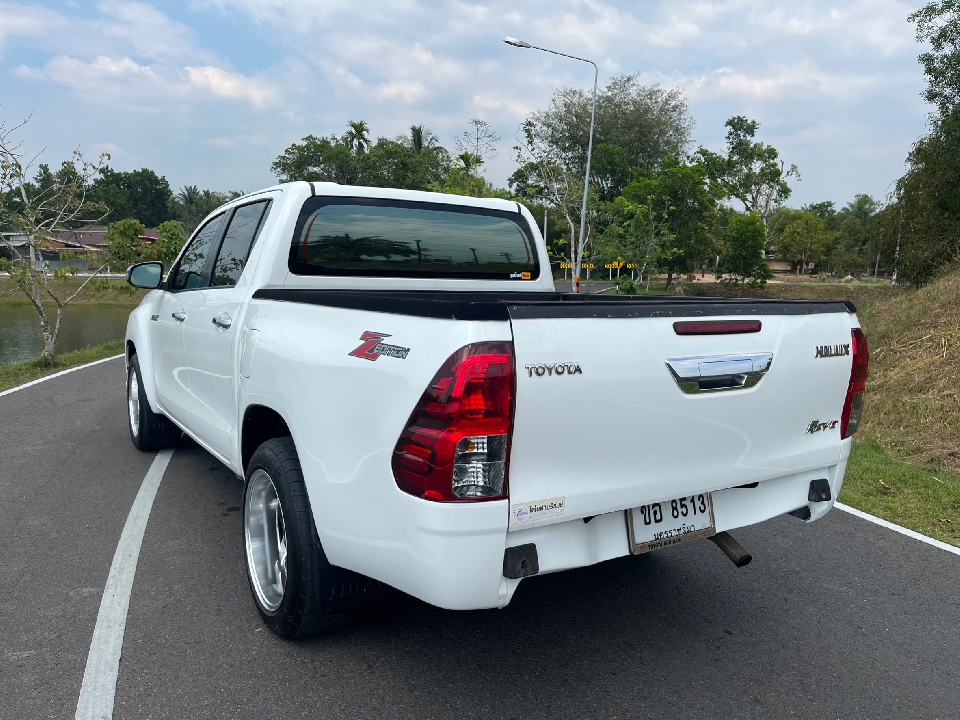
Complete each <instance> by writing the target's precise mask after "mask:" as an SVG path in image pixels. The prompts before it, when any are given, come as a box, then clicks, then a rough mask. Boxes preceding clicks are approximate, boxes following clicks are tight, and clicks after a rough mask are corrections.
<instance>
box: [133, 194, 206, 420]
mask: <svg viewBox="0 0 960 720" xmlns="http://www.w3.org/2000/svg"><path fill="white" fill-rule="evenodd" d="M223 219H224V214H223V213H221V214H220V215H218V216H217V217H215V218H212V219H211V220H210V221H208V222H207V223H205V224H204V225H203V227H201V228H200V229H199V230H198V231H197V232H196V233H195V234H194V236H193V238H192V239H191V241H190V244H189V245H188V246H187V249H186V251H185V252H184V253H183V255H182V256H181V257H180V261H179V262H178V263H177V264H176V265H175V266H174V267H173V269H172V270H171V271H170V275H169V277H168V278H167V282H166V285H165V287H164V290H163V292H162V293H161V294H160V298H159V300H158V301H157V305H156V306H155V308H154V313H153V316H152V319H153V320H154V322H153V323H151V325H152V333H151V336H152V337H151V340H152V345H153V353H154V386H155V387H156V390H157V397H158V399H159V401H160V405H161V406H162V408H163V411H164V413H166V414H167V415H169V416H170V417H172V418H173V419H174V420H177V421H178V422H180V423H182V424H187V423H188V421H189V418H188V414H189V405H190V386H189V373H188V372H187V363H186V355H185V352H184V337H183V323H184V322H185V321H186V319H187V317H188V316H189V314H190V311H191V308H190V305H191V302H192V301H193V300H195V297H196V292H197V290H198V289H199V288H200V287H201V286H202V285H204V284H205V283H206V280H205V279H204V277H205V276H204V271H205V269H206V266H207V262H208V259H209V255H210V252H211V250H212V249H213V248H215V247H216V240H217V239H218V238H219V237H220V230H221V228H222V226H223Z"/></svg>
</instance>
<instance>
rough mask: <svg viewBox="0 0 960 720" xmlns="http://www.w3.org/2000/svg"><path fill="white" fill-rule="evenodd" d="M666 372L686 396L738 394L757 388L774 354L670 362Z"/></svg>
mask: <svg viewBox="0 0 960 720" xmlns="http://www.w3.org/2000/svg"><path fill="white" fill-rule="evenodd" d="M666 362H667V368H669V370H670V373H671V374H672V375H673V379H674V380H676V381H677V385H679V386H680V390H682V391H683V392H684V393H687V394H695V393H702V392H719V391H721V390H740V389H742V388H749V387H753V386H754V385H756V384H757V383H758V382H760V380H761V379H763V376H764V375H766V373H767V371H768V370H769V369H770V365H771V364H772V363H773V353H751V354H747V355H714V356H702V357H689V358H670V359H668V360H667V361H666Z"/></svg>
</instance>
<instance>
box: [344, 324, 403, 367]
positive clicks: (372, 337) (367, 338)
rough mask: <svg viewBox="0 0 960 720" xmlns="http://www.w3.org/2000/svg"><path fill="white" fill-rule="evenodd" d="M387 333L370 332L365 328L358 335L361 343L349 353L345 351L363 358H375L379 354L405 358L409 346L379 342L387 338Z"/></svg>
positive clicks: (400, 358)
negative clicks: (363, 331)
mask: <svg viewBox="0 0 960 720" xmlns="http://www.w3.org/2000/svg"><path fill="white" fill-rule="evenodd" d="M388 337H390V336H389V335H386V334H385V333H378V332H370V331H369V330H367V331H366V332H365V333H363V335H361V336H360V339H361V340H363V344H362V345H361V346H360V347H358V348H357V349H356V350H354V351H353V352H351V353H347V354H348V355H350V356H352V357H358V358H363V359H364V360H376V359H377V358H378V357H380V356H381V355H386V356H387V357H392V358H397V359H399V360H406V359H407V353H409V352H410V348H405V347H400V346H399V345H388V344H387V343H385V342H380V341H381V340H382V339H383V338H388Z"/></svg>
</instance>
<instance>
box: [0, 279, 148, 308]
mask: <svg viewBox="0 0 960 720" xmlns="http://www.w3.org/2000/svg"><path fill="white" fill-rule="evenodd" d="M83 280H84V279H83V278H78V277H66V278H64V279H62V280H54V281H52V282H51V283H50V289H51V290H53V292H55V293H56V294H57V297H59V298H62V299H66V298H68V297H70V296H71V295H72V294H73V293H74V292H75V291H76V289H77V288H78V287H80V285H81V283H82V282H83ZM144 295H146V291H145V290H135V289H134V288H132V287H130V286H129V285H128V284H127V281H126V280H121V279H118V278H111V279H108V280H107V286H106V287H105V288H104V289H101V290H95V289H94V288H92V287H91V286H90V285H88V286H87V287H86V288H84V290H83V292H81V293H80V294H79V295H78V296H77V299H76V300H73V301H72V302H71V303H70V304H71V305H113V306H116V305H123V306H129V307H135V306H136V305H137V304H138V303H139V302H140V300H142V299H143V296H144ZM29 304H30V301H29V300H27V297H26V295H24V294H23V291H22V290H20V288H19V287H17V284H16V283H15V282H13V281H12V280H10V278H7V277H4V278H0V305H29ZM50 304H51V305H53V301H52V300H51V301H50Z"/></svg>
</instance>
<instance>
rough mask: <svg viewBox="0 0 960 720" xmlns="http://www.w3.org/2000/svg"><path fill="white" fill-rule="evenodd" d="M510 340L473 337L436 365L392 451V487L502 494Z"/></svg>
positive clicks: (465, 497) (468, 496) (451, 494)
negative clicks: (394, 484) (475, 340)
mask: <svg viewBox="0 0 960 720" xmlns="http://www.w3.org/2000/svg"><path fill="white" fill-rule="evenodd" d="M513 389H514V362H513V344H512V343H508V342H494V343H475V344H473V345H467V346H466V347H464V348H461V349H460V350H458V351H457V352H455V353H454V354H453V355H451V356H450V357H449V358H447V361H446V362H445V363H444V364H443V367H441V368H440V370H439V371H438V372H437V374H436V375H434V377H433V380H431V381H430V385H429V386H428V387H427V389H426V391H424V393H423V396H422V397H421V398H420V401H419V402H418V403H417V406H416V408H414V410H413V414H412V415H411V416H410V420H409V422H408V423H407V426H406V428H405V429H404V431H403V434H402V435H400V440H399V441H398V442H397V446H396V448H395V449H394V451H393V476H394V478H396V481H397V485H399V486H400V489H401V490H403V491H405V492H408V493H410V494H411V495H416V496H418V497H422V498H425V499H427V500H436V501H439V502H450V501H469V500H498V499H502V498H505V497H506V496H507V457H508V451H509V446H510V430H511V424H512V421H513Z"/></svg>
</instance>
